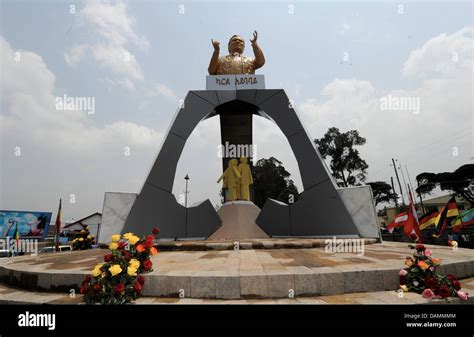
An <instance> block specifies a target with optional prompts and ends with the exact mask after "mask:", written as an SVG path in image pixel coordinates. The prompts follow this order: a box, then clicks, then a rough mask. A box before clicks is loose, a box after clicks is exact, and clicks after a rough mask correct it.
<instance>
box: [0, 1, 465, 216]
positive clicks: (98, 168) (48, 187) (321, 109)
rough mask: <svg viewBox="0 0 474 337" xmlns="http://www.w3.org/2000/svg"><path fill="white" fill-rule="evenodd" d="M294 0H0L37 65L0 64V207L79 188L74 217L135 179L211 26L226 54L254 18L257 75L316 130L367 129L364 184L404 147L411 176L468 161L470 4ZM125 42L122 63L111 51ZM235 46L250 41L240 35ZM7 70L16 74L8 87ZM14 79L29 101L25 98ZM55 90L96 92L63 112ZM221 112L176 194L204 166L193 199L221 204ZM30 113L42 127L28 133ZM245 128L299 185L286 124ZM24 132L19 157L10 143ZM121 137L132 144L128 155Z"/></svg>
mask: <svg viewBox="0 0 474 337" xmlns="http://www.w3.org/2000/svg"><path fill="white" fill-rule="evenodd" d="M71 3H73V4H74V5H75V6H76V7H75V14H70V13H69V11H70V7H69V6H70V4H71ZM180 5H183V6H184V7H180ZM291 5H293V6H294V7H289V6H291ZM291 5H289V3H288V2H272V1H267V2H253V1H252V2H251V1H245V2H233V1H225V2H214V1H179V2H175V1H165V2H159V3H158V2H153V1H133V2H128V1H124V2H121V1H110V2H102V3H100V2H82V1H77V2H67V1H42V2H33V1H5V0H3V1H2V2H1V21H2V24H1V36H2V37H3V39H4V42H3V43H5V45H7V46H8V48H4V50H5V53H14V52H16V51H20V52H22V53H23V55H26V56H25V57H24V58H23V59H22V61H21V62H20V63H22V62H23V63H22V64H23V65H28V62H30V61H31V65H32V67H31V68H28V67H26V66H24V67H23V68H22V69H18V67H15V66H14V65H12V64H11V63H9V62H2V69H7V67H10V68H11V71H10V70H8V71H5V73H6V75H5V76H3V75H2V88H4V89H2V101H1V106H2V112H1V114H2V115H1V116H2V118H3V119H2V121H3V123H2V124H3V125H2V127H3V128H4V129H3V130H2V136H1V140H2V150H3V151H2V162H3V163H2V185H3V188H2V199H1V200H0V201H1V202H0V208H3V209H19V210H28V209H34V210H45V211H46V210H55V208H56V207H57V206H56V205H57V200H58V198H59V197H63V198H65V199H68V198H69V196H70V195H71V194H75V195H76V196H77V201H76V203H74V204H69V205H68V204H67V203H66V204H65V206H64V208H65V213H64V214H65V217H67V218H69V217H73V218H76V219H77V218H81V217H83V216H85V215H87V214H89V213H92V212H95V211H101V209H102V200H103V193H104V192H105V191H118V190H120V191H123V192H138V191H139V189H140V187H141V184H142V183H143V181H144V179H145V177H146V174H147V172H148V170H149V166H150V165H151V163H152V161H153V159H154V157H155V156H156V153H157V151H158V149H159V144H160V141H161V138H162V136H163V133H164V132H166V130H167V128H168V126H169V123H170V122H171V119H172V116H173V114H174V112H175V111H176V108H177V104H178V100H179V99H181V98H184V96H185V95H186V93H187V91H189V90H195V89H204V84H205V76H206V75H207V73H206V72H207V66H208V62H209V58H210V55H211V53H212V46H211V42H210V40H211V38H214V39H217V40H219V41H220V42H221V54H223V53H224V52H225V51H226V44H227V41H228V38H229V37H230V36H231V35H233V34H241V35H242V36H244V37H245V39H246V40H247V43H248V39H249V38H250V37H251V35H252V32H253V31H254V30H257V31H258V32H259V39H258V41H259V44H260V46H261V48H262V49H263V51H264V53H265V56H266V61H267V62H266V64H265V66H264V67H263V68H262V69H260V70H259V71H258V73H263V74H265V77H266V85H267V88H283V89H285V90H286V92H287V94H288V95H289V97H290V98H292V99H293V100H294V101H295V106H296V108H297V111H298V113H299V114H300V116H301V119H302V120H303V122H304V123H305V124H306V126H307V128H308V130H309V132H310V134H311V136H312V137H313V138H316V137H318V138H319V137H321V136H322V135H323V134H324V132H325V131H326V130H327V128H328V127H330V126H337V127H340V129H341V130H342V131H346V130H348V129H352V128H357V129H358V130H359V131H360V133H361V135H362V136H365V137H366V138H367V140H368V143H367V145H365V146H364V147H362V148H361V149H360V152H361V154H362V156H363V157H364V158H365V159H366V160H367V162H368V164H369V166H370V168H369V178H368V181H372V180H385V181H389V179H390V174H393V170H391V168H390V167H389V166H388V163H389V161H390V158H392V157H398V158H400V160H402V158H403V159H404V160H403V161H402V164H403V165H408V168H409V169H410V175H411V178H412V179H413V178H414V177H415V176H416V175H417V174H418V173H420V172H423V171H426V170H428V171H434V172H439V171H443V170H453V169H455V168H457V167H458V166H460V165H461V164H465V163H468V162H472V159H471V157H472V156H473V152H472V140H473V138H472V131H473V128H472V95H471V94H472V57H473V54H472V48H473V47H472V27H473V20H472V19H473V18H472V2H470V1H460V2H452V1H445V2H444V1H436V2H432V1H423V2H422V1H409V2H402V3H401V5H402V6H403V8H402V9H400V7H399V5H400V3H398V2H388V1H384V2H381V3H379V2H359V1H352V2H329V1H318V2H312V1H305V2H298V1H292V2H291ZM183 9H184V13H182V10H183ZM292 9H294V12H293V14H291V13H290V12H291V10H292ZM180 10H181V13H180ZM400 11H402V13H400ZM122 23H125V28H124V26H121V24H122ZM123 51H126V52H128V53H129V55H131V56H132V58H133V62H128V63H127V62H125V63H123V64H120V63H117V62H121V61H120V60H115V57H117V53H122V52H123ZM111 53H112V54H111ZM113 53H115V54H113ZM344 53H348V54H347V55H348V57H349V59H348V60H347V61H344V60H343V57H344ZM453 53H456V55H457V56H458V58H457V60H458V61H456V62H455V63H453V61H452V60H451V58H452V56H453V55H454V54H453ZM245 54H247V55H251V54H252V51H251V48H249V45H247V49H246V51H245ZM34 55H36V56H38V57H41V61H39V60H38V59H36V58H35V57H34ZM104 55H105V56H104ZM2 57H3V56H2ZM8 57H9V56H8V55H7V56H6V57H5V59H7V58H8ZM119 59H121V57H120V58H119ZM10 68H8V69H10ZM469 74H471V76H470V77H469ZM9 76H14V77H15V78H16V80H15V81H14V82H15V83H16V81H18V82H19V83H16V86H12V85H11V84H10V83H11V81H9V79H10V78H9ZM30 76H31V78H34V79H35V80H34V81H33V80H31V79H30ZM45 79H47V80H45ZM22 80H23V81H24V83H23V82H21V81H22ZM42 81H44V83H42ZM20 82H21V83H20ZM43 91H44V92H43ZM19 92H22V93H23V94H25V95H26V96H27V97H30V98H31V99H32V100H34V101H35V103H34V104H32V105H31V106H30V105H27V103H25V102H27V99H26V98H25V96H23V97H18V95H16V94H15V93H19ZM389 93H391V94H393V95H404V96H408V97H412V96H413V97H421V102H422V109H421V113H420V114H419V115H414V114H412V113H410V112H405V113H401V112H387V111H385V112H383V111H382V112H381V111H380V109H378V108H377V106H378V105H379V104H378V102H379V100H380V97H382V96H384V95H387V94H389ZM469 93H471V94H469ZM64 94H67V95H68V96H76V97H80V96H91V97H95V101H96V113H95V114H93V115H87V114H85V113H83V112H82V113H81V112H78V113H71V115H67V116H65V115H64V112H62V113H63V115H62V116H60V117H59V116H58V115H57V114H58V113H59V112H58V111H55V112H54V111H50V110H48V106H47V104H46V105H45V106H42V105H41V104H42V103H43V102H44V100H45V99H46V98H45V97H49V98H51V97H56V96H62V95H64ZM41 95H44V96H43V98H44V99H43V98H41ZM49 98H48V99H49ZM22 109H23V110H22ZM35 109H37V110H35ZM20 110H21V111H20ZM49 113H51V115H48V114H49ZM255 118H256V117H255ZM26 119H28V120H29V122H28V123H31V125H29V124H28V123H27V122H25V120H26ZM51 120H54V121H53V122H51ZM33 121H34V122H35V123H33ZM216 123H217V119H214V120H209V121H206V122H205V123H203V124H202V125H201V126H199V127H198V128H197V130H196V131H195V133H194V134H193V135H192V136H191V138H190V139H189V140H188V143H189V144H187V146H186V148H185V151H184V153H183V156H182V158H181V161H180V164H179V167H178V173H177V178H176V180H175V193H176V194H179V193H181V192H182V189H183V187H184V186H183V185H184V184H183V183H184V181H183V180H182V179H181V178H182V176H184V175H185V174H186V173H187V172H188V171H189V174H190V176H191V177H192V178H193V177H196V178H199V179H195V180H194V181H193V180H191V194H190V198H191V201H192V202H195V201H198V200H201V199H204V198H207V197H210V198H211V200H212V201H213V203H215V202H216V201H217V195H218V186H217V185H216V184H215V182H214V180H215V179H214V178H215V177H218V176H219V174H220V172H219V160H218V158H216V156H215V153H216V146H217V144H218V142H219V133H218V130H216V126H217V124H216ZM34 125H41V126H42V129H41V130H35V131H34V132H29V131H28V127H33V128H34ZM7 126H8V128H7ZM255 126H256V128H255V129H256V130H259V132H257V133H258V134H256V135H255V136H254V142H255V143H256V144H257V145H258V149H259V157H268V156H269V155H274V156H275V157H277V158H279V159H281V160H282V161H283V162H284V164H285V166H286V167H287V168H288V169H289V171H290V172H291V173H292V175H293V178H294V179H295V181H296V182H297V184H299V183H300V181H299V173H298V168H297V165H296V163H294V157H293V156H292V154H291V151H290V149H289V146H288V144H287V142H286V140H285V139H284V137H283V135H282V134H281V132H280V131H279V130H278V129H276V127H274V126H273V125H271V124H269V123H267V122H266V121H262V120H257V121H255ZM443 128H444V130H446V132H445V133H444V132H441V130H443ZM17 130H23V131H22V132H21V133H19V132H17ZM433 130H440V132H433ZM457 132H458V133H457ZM80 139H83V141H80ZM430 144H431V145H430ZM19 145H20V146H21V147H22V150H23V153H24V154H22V157H21V158H18V157H15V156H13V155H12V152H13V150H12V149H13V148H15V146H19ZM125 146H128V147H130V148H131V150H132V155H131V156H128V157H124V156H123V153H122V150H123V148H124V147H125ZM421 146H424V147H421ZM454 147H456V148H457V155H456V156H454V155H453V148H454ZM196 162H200V163H201V164H200V165H196ZM38 191H41V197H39V196H38V194H37V193H38Z"/></svg>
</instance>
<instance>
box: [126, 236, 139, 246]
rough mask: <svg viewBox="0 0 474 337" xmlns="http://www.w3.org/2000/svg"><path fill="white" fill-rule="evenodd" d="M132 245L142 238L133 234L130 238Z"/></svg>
mask: <svg viewBox="0 0 474 337" xmlns="http://www.w3.org/2000/svg"><path fill="white" fill-rule="evenodd" d="M128 241H130V243H131V244H132V245H134V244H136V243H137V242H138V241H140V238H139V237H138V236H136V235H132V236H131V237H130V239H128Z"/></svg>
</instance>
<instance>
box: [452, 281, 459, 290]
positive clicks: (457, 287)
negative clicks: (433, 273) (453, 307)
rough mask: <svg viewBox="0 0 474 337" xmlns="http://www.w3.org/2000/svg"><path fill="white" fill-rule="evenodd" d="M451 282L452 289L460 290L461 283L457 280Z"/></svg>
mask: <svg viewBox="0 0 474 337" xmlns="http://www.w3.org/2000/svg"><path fill="white" fill-rule="evenodd" d="M452 282H453V287H454V289H456V290H461V282H459V281H458V280H454V281H452Z"/></svg>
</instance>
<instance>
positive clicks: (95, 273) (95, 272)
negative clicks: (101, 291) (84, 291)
mask: <svg viewBox="0 0 474 337" xmlns="http://www.w3.org/2000/svg"><path fill="white" fill-rule="evenodd" d="M101 267H102V264H98V265H96V266H95V267H94V270H93V271H92V276H94V277H97V276H99V275H100V274H101V273H102V271H101V270H100V268H101Z"/></svg>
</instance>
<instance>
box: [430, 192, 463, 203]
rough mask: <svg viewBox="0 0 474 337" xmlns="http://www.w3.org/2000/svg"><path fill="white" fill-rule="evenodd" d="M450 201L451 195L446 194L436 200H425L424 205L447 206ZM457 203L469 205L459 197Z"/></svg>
mask: <svg viewBox="0 0 474 337" xmlns="http://www.w3.org/2000/svg"><path fill="white" fill-rule="evenodd" d="M449 199H451V194H446V195H442V196H440V197H436V198H431V199H426V200H425V199H423V205H439V204H446V203H447V202H448V201H449ZM456 202H457V203H458V204H465V203H467V202H468V201H467V200H466V199H464V198H462V197H458V196H456Z"/></svg>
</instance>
